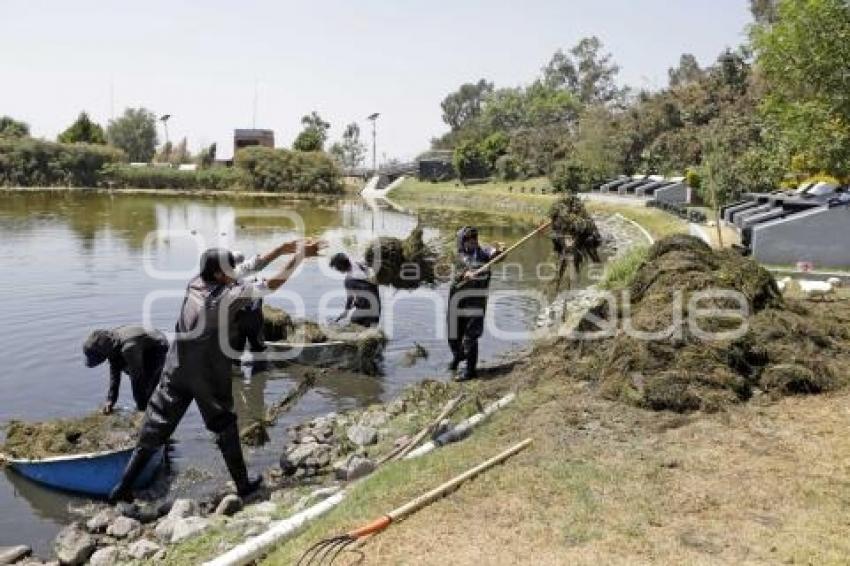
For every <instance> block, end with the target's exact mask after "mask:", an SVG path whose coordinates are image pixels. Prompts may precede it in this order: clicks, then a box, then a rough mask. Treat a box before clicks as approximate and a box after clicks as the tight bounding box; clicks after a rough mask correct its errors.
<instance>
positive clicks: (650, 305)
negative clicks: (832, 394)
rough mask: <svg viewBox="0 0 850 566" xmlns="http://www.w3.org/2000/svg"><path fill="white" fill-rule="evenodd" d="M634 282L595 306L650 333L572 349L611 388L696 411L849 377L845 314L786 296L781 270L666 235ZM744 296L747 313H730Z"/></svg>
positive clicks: (588, 373)
mask: <svg viewBox="0 0 850 566" xmlns="http://www.w3.org/2000/svg"><path fill="white" fill-rule="evenodd" d="M628 291H629V295H628V296H629V300H628V301H626V299H625V296H624V297H623V298H622V300H618V304H617V305H616V308H615V309H614V312H605V309H596V312H595V314H597V315H600V314H601V315H602V316H603V318H605V317H607V318H609V319H610V318H611V317H615V319H616V320H617V321H618V322H620V323H622V324H625V323H628V324H629V325H630V328H631V329H634V330H638V331H640V332H642V333H644V334H638V333H635V332H625V331H623V329H620V330H618V332H617V333H616V335H614V336H613V337H609V338H605V339H603V340H599V341H596V340H593V341H590V340H589V341H584V342H580V343H579V344H578V348H576V347H575V346H576V345H575V344H573V343H570V344H569V345H568V347H567V349H566V351H565V353H566V355H567V357H568V358H574V359H573V360H572V361H571V362H570V363H568V364H566V366H567V367H570V368H575V370H576V372H577V373H578V374H579V375H580V376H581V377H583V378H585V379H589V380H598V381H599V385H600V390H601V392H602V394H603V395H604V396H606V397H609V398H614V399H620V400H624V401H627V402H630V403H634V404H637V405H640V406H643V407H647V408H650V409H655V410H672V411H678V412H686V411H693V410H717V409H720V408H722V407H723V406H725V405H728V404H730V403H737V402H741V401H746V400H747V399H749V398H750V397H751V396H752V395H753V393H754V391H756V390H759V391H762V392H766V393H770V394H775V395H788V394H797V393H817V392H821V391H829V390H832V389H836V388H838V387H840V386H842V385H844V384H846V382H847V377H846V375H844V376H842V375H841V372H838V371H836V364H837V363H838V362H839V360H844V361H845V363H846V362H850V352H848V351H847V348H846V346H845V345H844V344H845V342H846V340H845V339H844V338H843V337H844V336H845V335H846V334H847V331H846V329H844V327H843V325H842V321H840V320H838V319H834V318H832V315H831V313H825V312H819V313H814V312H811V311H810V310H809V309H808V308H807V307H806V306H805V305H802V304H799V303H794V302H790V301H784V300H783V298H782V296H781V294H780V293H779V290H778V288H777V286H776V282H775V281H774V279H773V277H772V276H771V274H770V273H769V272H768V271H767V270H765V269H764V268H763V267H761V266H759V265H758V263H756V262H755V261H754V260H752V259H751V258H747V257H743V256H741V255H740V254H739V253H737V252H736V251H734V250H720V251H715V250H712V249H711V248H710V247H709V246H708V245H706V244H705V243H704V242H702V241H700V240H698V239H697V238H693V237H691V236H681V235H680V236H671V237H668V238H665V239H663V240H660V241H659V242H657V243H656V244H654V245H653V246H652V247H651V248H650V249H649V253H648V255H647V259H646V261H644V262H643V263H642V264H641V266H640V267H639V268H638V270H637V272H636V273H635V276H634V279H633V280H632V281H631V284H630V286H629V288H628ZM704 291H709V292H710V291H720V292H721V293H719V294H718V293H715V294H710V293H709V294H701V293H702V292H704ZM694 301H696V302H694ZM741 303H742V304H743V306H744V307H745V310H746V312H745V313H743V315H742V316H741V315H733V314H730V310H729V309H734V308H735V307H736V306H739V304H741ZM697 311H699V312H697ZM692 315H693V316H692ZM736 329H739V330H740V331H739V332H734V331H735V330H736ZM646 333H651V334H653V336H647V335H646ZM845 373H846V372H845Z"/></svg>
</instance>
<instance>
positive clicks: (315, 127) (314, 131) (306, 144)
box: [292, 110, 331, 151]
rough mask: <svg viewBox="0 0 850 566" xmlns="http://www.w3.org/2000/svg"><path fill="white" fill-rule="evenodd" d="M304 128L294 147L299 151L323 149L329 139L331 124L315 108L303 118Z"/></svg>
mask: <svg viewBox="0 0 850 566" xmlns="http://www.w3.org/2000/svg"><path fill="white" fill-rule="evenodd" d="M301 125H303V126H304V129H303V130H302V131H301V133H299V134H298V136H297V137H296V138H295V142H293V144H292V148H293V149H296V150H298V151H322V150H323V149H324V147H325V142H326V141H327V139H328V130H329V129H330V127H331V125H330V123H328V122H325V121H324V120H323V119H322V117H321V116H319V113H318V112H316V111H315V110H314V111H313V112H311V113H310V114H307V115H305V116H303V117H302V118H301Z"/></svg>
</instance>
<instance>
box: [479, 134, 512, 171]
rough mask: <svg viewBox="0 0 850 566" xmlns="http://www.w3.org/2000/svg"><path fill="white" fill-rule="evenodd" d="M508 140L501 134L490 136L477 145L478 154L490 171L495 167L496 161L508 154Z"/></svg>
mask: <svg viewBox="0 0 850 566" xmlns="http://www.w3.org/2000/svg"><path fill="white" fill-rule="evenodd" d="M509 144H510V139H509V138H508V136H507V135H506V134H504V133H502V132H496V133H494V134H490V135H489V136H487V137H486V138H484V139H483V140H481V143H480V144H479V152H480V153H481V157H482V159H483V160H484V163H485V164H486V165H487V169H489V170H492V169H493V168H494V167H495V166H496V160H497V159H499V158H500V157H501V156H503V155H504V154H505V153H507V152H508V145H509Z"/></svg>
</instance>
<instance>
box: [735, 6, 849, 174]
mask: <svg viewBox="0 0 850 566" xmlns="http://www.w3.org/2000/svg"><path fill="white" fill-rule="evenodd" d="M752 35H753V45H754V47H755V54H756V64H757V66H758V68H759V71H760V72H761V74H762V76H763V77H764V79H765V82H766V84H767V87H768V89H767V93H766V96H765V97H764V103H763V105H762V107H761V110H762V112H763V114H764V116H765V120H766V122H767V126H768V130H769V134H768V135H769V138H770V139H771V140H772V141H773V142H774V143H775V145H776V146H778V147H780V148H783V149H784V150H785V151H786V152H787V155H788V157H789V160H790V163H789V166H792V167H793V168H794V169H795V170H797V171H799V172H801V173H806V172H808V173H815V172H824V173H828V174H832V175H835V176H837V177H843V176H846V175H847V174H848V173H850V95H848V92H850V79H848V72H847V61H850V8H848V4H847V1H846V0H779V2H778V4H777V17H776V20H775V22H774V23H772V24H766V23H763V24H761V25H757V26H755V27H754V28H753V34H752Z"/></svg>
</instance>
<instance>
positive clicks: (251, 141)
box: [233, 128, 274, 156]
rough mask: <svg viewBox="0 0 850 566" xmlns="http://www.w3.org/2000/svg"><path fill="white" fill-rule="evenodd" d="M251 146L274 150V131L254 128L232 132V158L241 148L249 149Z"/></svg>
mask: <svg viewBox="0 0 850 566" xmlns="http://www.w3.org/2000/svg"><path fill="white" fill-rule="evenodd" d="M252 145H259V146H262V147H270V148H274V131H273V130H258V129H254V128H250V129H236V130H233V155H234V156H235V155H236V152H237V151H239V150H240V149H242V148H243V147H250V146H252Z"/></svg>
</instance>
